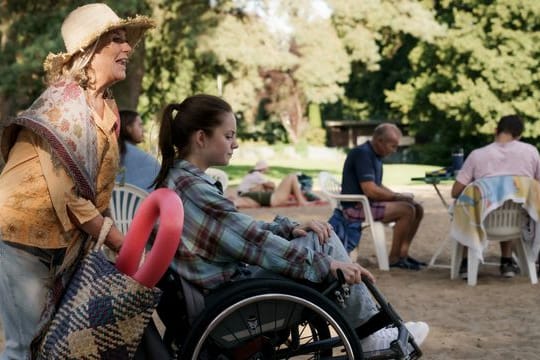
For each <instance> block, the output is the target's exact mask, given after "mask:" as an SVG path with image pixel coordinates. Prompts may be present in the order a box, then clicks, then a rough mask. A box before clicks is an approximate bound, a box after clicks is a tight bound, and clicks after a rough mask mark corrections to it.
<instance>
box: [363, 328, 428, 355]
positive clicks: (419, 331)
mask: <svg viewBox="0 0 540 360" xmlns="http://www.w3.org/2000/svg"><path fill="white" fill-rule="evenodd" d="M405 327H406V328H407V330H409V334H410V335H411V336H412V337H413V338H414V341H416V344H417V345H418V346H420V344H422V343H423V342H424V340H425V339H426V336H427V335H428V333H429V326H428V324H426V323H425V322H422V321H417V322H414V321H408V322H406V323H405ZM397 336H398V329H397V328H395V327H389V328H384V329H381V330H379V331H377V332H375V333H373V334H371V335H369V336H368V337H366V338H364V339H362V340H360V344H361V345H362V351H363V352H368V351H375V350H385V349H388V348H389V347H390V343H391V342H392V341H394V340H396V339H397Z"/></svg>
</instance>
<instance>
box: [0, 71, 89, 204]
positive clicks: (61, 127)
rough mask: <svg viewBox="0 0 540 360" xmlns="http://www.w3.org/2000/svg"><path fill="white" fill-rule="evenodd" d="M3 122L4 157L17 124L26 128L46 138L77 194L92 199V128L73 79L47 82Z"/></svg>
mask: <svg viewBox="0 0 540 360" xmlns="http://www.w3.org/2000/svg"><path fill="white" fill-rule="evenodd" d="M17 125H18V126H17ZM6 126H7V128H6V129H5V130H4V133H3V136H2V145H1V151H2V155H3V157H4V159H6V160H7V156H8V153H9V150H10V149H11V147H12V146H13V144H14V143H15V140H16V139H17V133H18V130H19V129H20V126H23V127H25V128H28V129H29V130H31V131H33V132H34V133H36V134H37V135H39V136H41V137H42V138H43V139H45V140H46V141H47V143H48V144H49V145H50V147H51V149H52V153H53V155H54V157H55V158H57V159H58V160H59V161H60V163H61V164H62V165H63V166H64V167H65V168H66V171H67V173H68V174H69V175H70V176H71V177H72V178H73V181H74V183H75V187H76V189H77V191H78V193H79V194H80V196H82V197H84V198H85V199H88V200H90V201H92V202H94V201H95V197H96V180H97V171H98V159H97V138H96V129H95V124H94V120H93V118H92V112H91V109H90V107H89V106H88V103H87V101H86V98H85V95H84V90H83V89H82V88H81V87H80V86H79V85H78V84H77V83H75V82H67V81H60V82H58V83H56V84H53V85H51V86H49V87H48V88H47V89H46V90H45V91H44V92H43V93H42V94H41V96H40V97H38V98H37V99H36V101H34V103H33V104H32V105H31V106H30V107H29V108H28V109H27V110H25V111H23V112H21V113H20V114H19V115H18V116H17V117H16V118H11V119H9V120H8V123H7V125H6Z"/></svg>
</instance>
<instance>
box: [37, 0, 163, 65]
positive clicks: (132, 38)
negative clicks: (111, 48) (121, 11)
mask: <svg viewBox="0 0 540 360" xmlns="http://www.w3.org/2000/svg"><path fill="white" fill-rule="evenodd" d="M154 26H155V23H154V21H153V20H152V19H150V18H149V17H146V16H141V15H136V16H135V17H133V18H126V19H122V18H120V17H119V16H118V15H116V13H115V12H114V11H113V10H112V9H111V8H110V7H108V6H107V5H105V4H101V3H95V4H88V5H84V6H81V7H78V8H76V9H75V10H73V11H72V12H71V13H69V15H68V16H67V17H66V19H65V20H64V22H63V23H62V28H61V32H62V38H63V40H64V45H65V46H66V52H62V53H58V54H53V53H49V55H47V58H46V59H45V62H44V63H43V67H44V69H45V72H46V73H47V74H49V75H53V74H58V73H60V72H61V71H62V67H63V66H64V65H65V64H66V63H67V62H68V61H70V60H71V58H72V57H73V56H74V55H75V54H77V53H78V52H82V51H84V50H85V49H86V48H87V47H88V46H90V45H92V44H93V43H94V42H95V41H96V40H97V39H98V38H99V37H100V36H101V35H103V34H105V33H107V32H109V31H111V30H115V29H120V28H123V29H125V30H126V37H127V41H128V43H129V45H130V46H131V47H132V48H134V47H135V46H136V45H137V43H138V42H139V40H140V39H141V37H142V36H143V34H144V32H145V31H146V30H148V29H150V28H153V27H154Z"/></svg>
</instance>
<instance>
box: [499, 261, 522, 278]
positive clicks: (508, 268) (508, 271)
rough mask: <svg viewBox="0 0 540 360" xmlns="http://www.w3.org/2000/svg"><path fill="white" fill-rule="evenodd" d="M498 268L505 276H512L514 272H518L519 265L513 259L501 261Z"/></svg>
mask: <svg viewBox="0 0 540 360" xmlns="http://www.w3.org/2000/svg"><path fill="white" fill-rule="evenodd" d="M499 269H500V270H501V275H502V276H503V277H505V278H513V277H514V276H516V274H519V266H518V265H517V263H516V262H515V260H514V259H512V260H511V261H505V262H502V261H501V266H500V267H499Z"/></svg>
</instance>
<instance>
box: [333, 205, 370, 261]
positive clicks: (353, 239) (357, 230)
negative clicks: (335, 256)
mask: <svg viewBox="0 0 540 360" xmlns="http://www.w3.org/2000/svg"><path fill="white" fill-rule="evenodd" d="M328 222H329V223H330V225H332V227H333V228H334V231H335V233H336V234H337V236H338V237H339V239H340V240H341V242H342V243H343V246H344V247H345V250H347V253H350V252H351V251H353V250H354V248H355V247H357V246H358V243H359V242H360V237H361V236H362V223H361V222H360V221H359V220H348V219H347V218H346V217H345V216H344V215H343V211H341V209H334V212H333V213H332V216H331V217H330V219H328Z"/></svg>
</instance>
